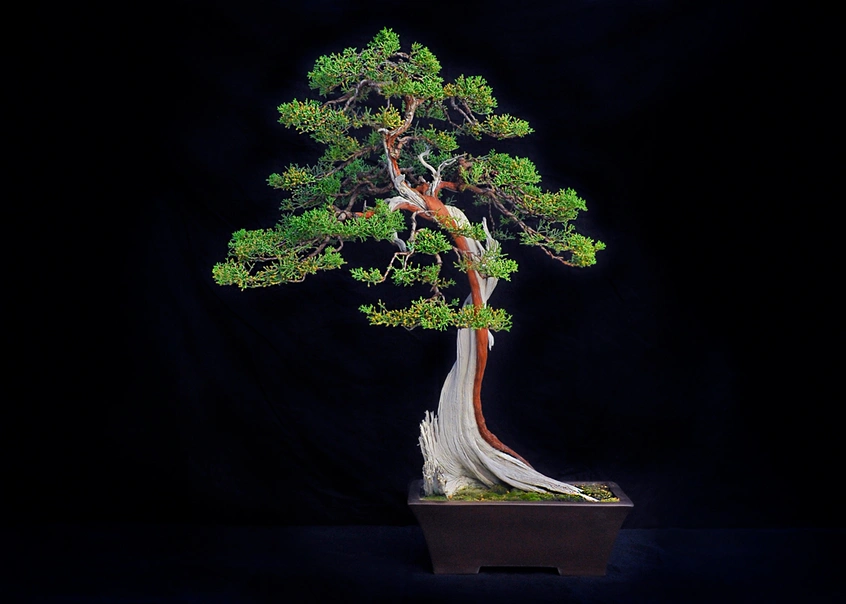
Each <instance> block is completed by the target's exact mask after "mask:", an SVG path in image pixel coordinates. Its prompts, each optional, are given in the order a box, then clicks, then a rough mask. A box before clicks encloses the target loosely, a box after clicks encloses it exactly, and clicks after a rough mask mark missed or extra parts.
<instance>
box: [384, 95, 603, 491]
mask: <svg viewBox="0 0 846 604" xmlns="http://www.w3.org/2000/svg"><path fill="white" fill-rule="evenodd" d="M418 106H419V102H417V101H416V100H415V99H411V98H409V99H406V115H405V120H404V122H403V124H402V125H401V126H400V127H398V128H396V129H395V130H393V131H390V132H389V131H387V130H385V131H383V135H384V136H383V141H384V148H385V155H386V159H387V167H388V172H389V175H390V177H391V181H392V182H393V185H394V188H395V190H396V191H397V193H398V194H399V195H398V196H397V197H394V198H392V199H389V200H388V203H389V205H390V207H391V209H393V210H405V211H409V212H412V213H422V215H423V216H426V217H427V218H430V219H432V220H436V221H438V222H440V223H441V224H445V225H449V226H452V227H454V228H461V227H464V226H468V225H469V221H468V219H467V217H466V216H465V215H464V213H463V212H462V211H461V210H459V209H457V208H455V207H453V206H447V205H445V204H444V203H443V202H441V201H440V199H438V197H437V195H438V192H439V189H440V188H441V186H442V184H441V183H440V178H439V177H440V175H439V174H436V178H435V180H434V182H433V183H432V184H431V185H430V186H429V187H428V189H426V188H421V189H415V188H412V187H411V186H409V185H408V184H407V183H406V182H405V176H404V175H403V174H402V173H401V172H400V169H399V166H398V164H397V155H398V150H397V148H396V143H397V139H398V137H399V136H400V135H401V134H402V133H403V132H405V131H406V130H407V129H408V127H409V126H410V124H411V121H412V119H413V117H414V112H415V110H416V108H417V107H418ZM421 161H422V160H421ZM427 167H428V166H427ZM485 232H486V233H487V241H486V242H485V244H482V242H480V241H477V240H476V239H472V238H469V237H463V236H459V235H453V236H452V239H453V243H454V245H455V247H456V248H457V249H458V250H459V251H460V253H462V254H467V255H476V256H481V255H482V254H484V253H485V251H486V250H492V249H495V248H496V247H498V245H499V244H498V242H497V241H496V240H494V239H493V237H491V234H490V232H489V231H488V230H487V225H485ZM467 278H468V282H469V285H470V295H469V296H468V298H467V300H466V301H465V303H464V305H465V306H467V305H473V306H475V307H476V308H482V307H483V306H485V304H487V300H488V298H489V297H490V295H491V293H492V292H493V290H494V288H495V287H496V284H497V279H495V278H492V277H486V276H483V275H481V274H479V273H478V272H477V271H475V270H472V269H469V270H468V271H467ZM492 346H493V336H492V335H491V334H490V332H489V330H488V329H459V330H458V335H457V342H456V361H455V364H454V365H453V367H452V370H451V371H450V373H449V375H448V376H447V378H446V381H445V382H444V386H443V388H442V390H441V397H440V401H439V404H438V412H437V414H432V413H430V412H428V411H427V412H426V416H425V418H424V420H423V422H422V423H421V425H420V439H419V442H420V448H421V451H422V453H423V458H424V465H423V478H424V490H425V492H426V494H427V495H432V494H445V495H447V496H451V495H452V494H454V493H455V492H456V491H457V490H458V489H460V488H462V487H465V486H481V485H484V486H493V485H495V484H507V485H510V486H512V487H517V488H519V489H523V490H526V491H541V492H543V491H551V492H558V493H571V494H578V495H582V497H584V498H585V499H591V498H590V497H588V496H586V495H583V494H582V493H581V491H579V489H578V488H576V487H574V486H572V485H569V484H566V483H563V482H559V481H556V480H553V479H551V478H549V477H547V476H544V475H543V474H541V473H540V472H537V471H536V470H535V469H533V468H532V467H531V466H530V465H529V463H528V462H527V461H526V460H524V459H523V458H522V457H521V456H520V455H518V454H517V453H516V452H514V451H513V450H512V449H510V448H509V447H507V446H506V445H504V444H503V443H502V442H501V441H500V440H499V439H498V438H497V437H496V436H495V435H494V434H493V433H491V431H490V430H489V429H488V428H487V425H486V423H485V418H484V415H483V414H482V397H481V393H482V378H483V377H484V373H485V368H486V365H487V359H488V351H489V350H490V348H491V347H492Z"/></svg>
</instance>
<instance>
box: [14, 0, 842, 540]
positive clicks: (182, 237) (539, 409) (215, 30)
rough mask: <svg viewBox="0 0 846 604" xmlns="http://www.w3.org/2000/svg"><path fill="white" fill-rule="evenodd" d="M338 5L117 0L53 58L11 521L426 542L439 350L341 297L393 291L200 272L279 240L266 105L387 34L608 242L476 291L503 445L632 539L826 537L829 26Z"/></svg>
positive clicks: (596, 10) (660, 8)
mask: <svg viewBox="0 0 846 604" xmlns="http://www.w3.org/2000/svg"><path fill="white" fill-rule="evenodd" d="M353 6H354V5H353V4H352V3H340V2H308V3H298V4H296V5H293V6H290V5H288V6H286V5H285V3H282V2H252V3H232V2H202V3H200V2H196V3H191V2H180V3H173V4H168V5H167V6H163V7H159V6H155V5H145V6H144V7H140V6H139V7H136V8H132V9H130V8H125V7H123V8H121V9H120V10H118V9H114V10H113V11H112V12H104V13H101V14H98V16H97V19H100V21H96V20H95V21H94V22H93V23H94V24H95V26H94V27H93V29H95V30H97V32H98V35H94V36H92V35H81V34H79V35H77V34H73V33H71V34H70V35H69V38H71V41H70V43H69V44H68V46H67V47H66V48H61V47H54V49H53V51H52V52H51V53H48V55H49V61H50V62H51V63H52V66H53V67H54V68H57V69H56V73H57V78H56V79H55V80H51V81H50V82H49V84H48V88H49V89H50V91H51V94H50V95H49V96H48V97H47V98H49V99H51V100H50V101H49V102H47V103H45V106H44V108H43V110H42V111H41V113H40V116H41V117H40V123H41V124H47V125H48V128H47V130H48V132H46V133H45V135H46V137H47V138H45V139H42V140H49V141H51V142H50V143H49V144H48V143H45V144H44V145H42V146H41V147H40V148H38V149H37V150H39V149H40V150H44V152H45V154H47V153H48V151H49V153H50V154H52V155H51V157H53V158H54V159H56V160H60V161H58V162H54V163H51V162H50V161H48V160H46V159H45V160H42V161H41V162H40V163H42V164H43V168H39V169H40V171H41V174H42V178H41V179H39V180H37V181H32V187H33V191H34V195H33V198H34V199H35V200H36V202H35V203H30V202H29V201H22V202H21V205H29V206H33V207H34V209H35V211H36V213H37V214H38V216H35V217H34V219H33V220H34V224H43V223H45V222H46V223H48V224H50V225H57V231H60V234H61V235H62V236H63V237H59V238H57V239H56V240H55V241H62V242H65V245H63V247H62V248H61V249H59V250H54V249H52V248H50V247H49V246H47V252H46V253H47V256H48V259H47V260H46V261H45V262H44V263H43V264H42V265H41V266H38V267H36V266H29V265H26V263H24V264H25V266H24V271H25V272H26V273H27V274H28V275H29V276H30V278H32V277H33V275H34V281H35V282H36V283H37V284H42V283H45V282H46V283H50V284H51V285H49V287H47V288H46V289H45V290H42V289H30V288H27V289H28V291H38V292H42V291H43V293H39V294H38V297H37V298H36V300H35V303H34V304H33V305H31V306H32V308H30V310H33V309H34V310H35V313H33V318H32V319H31V323H30V324H29V326H33V325H34V326H35V329H32V328H30V329H29V330H28V332H27V333H33V332H34V333H40V334H41V337H37V338H35V342H34V343H33V339H32V338H31V337H24V338H22V339H21V340H20V342H25V345H24V344H22V345H21V347H20V348H16V349H15V350H19V351H20V352H19V353H18V354H17V355H16V359H15V361H16V362H15V363H13V364H12V365H11V368H12V370H13V371H14V372H15V373H20V375H22V376H24V378H25V385H26V388H25V389H23V390H19V391H18V392H19V394H18V395H14V396H12V397H11V398H12V399H14V400H15V401H16V402H15V404H16V406H17V407H18V409H23V410H24V413H23V416H24V417H25V419H26V422H25V423H24V424H22V426H23V428H24V429H23V430H22V431H18V432H17V433H16V434H15V435H14V436H16V437H18V439H17V441H18V444H17V446H16V447H15V451H16V455H15V457H14V458H11V459H12V460H11V461H9V462H8V463H9V465H10V466H11V468H12V474H11V476H12V479H11V480H10V484H12V485H14V486H13V488H12V495H11V502H12V504H13V505H14V506H15V507H16V509H17V510H18V512H19V515H18V516H17V517H21V515H22V517H24V518H27V519H29V520H37V521H41V520H47V521H130V522H180V523H192V522H199V523H231V524H382V525H402V524H412V523H413V522H414V521H413V518H412V516H411V515H410V513H409V512H408V510H407V507H406V505H405V496H406V491H407V485H408V482H409V481H410V480H413V479H416V478H418V476H419V474H420V468H421V465H422V458H421V456H420V452H419V450H418V448H417V431H418V424H419V422H420V420H421V419H422V417H423V414H424V412H425V411H426V410H434V409H435V408H436V406H437V397H438V393H439V390H440V386H441V384H442V381H443V379H444V377H445V376H446V373H447V372H448V371H449V368H450V366H451V364H452V362H453V360H454V353H455V351H454V334H452V333H429V332H422V331H420V330H415V331H412V332H407V331H404V330H389V329H382V328H371V327H368V326H367V325H366V321H365V319H364V317H363V315H361V314H360V313H359V312H358V311H357V310H356V309H357V307H358V306H359V305H360V304H363V303H368V302H373V301H375V300H377V299H379V298H382V299H384V300H386V301H390V300H393V299H394V298H393V297H394V296H397V295H398V294H397V292H392V291H390V289H389V286H383V287H382V288H378V289H374V288H371V289H368V288H366V287H364V286H362V285H359V284H357V283H355V282H353V281H352V280H351V279H350V278H349V277H348V275H346V274H344V271H336V272H335V273H331V274H324V275H318V276H315V277H313V278H310V279H309V280H308V281H307V282H306V283H303V284H299V285H290V286H284V287H280V288H275V289H272V290H262V291H257V290H253V291H248V292H239V291H237V290H235V289H227V288H221V287H218V286H216V285H214V283H213V282H212V280H211V267H212V265H213V264H214V263H215V262H217V261H219V260H221V259H222V258H223V257H224V255H225V253H226V244H227V242H228V240H229V236H230V234H231V232H232V231H234V230H236V229H239V228H260V227H267V226H271V225H272V224H274V222H275V220H276V219H277V217H278V214H277V207H278V203H279V197H278V193H277V192H275V191H273V190H272V189H270V188H269V187H267V186H266V184H265V178H266V177H267V175H268V174H270V173H271V172H274V171H280V170H281V169H283V168H284V167H285V166H286V165H287V164H288V163H290V162H300V163H307V162H309V161H313V160H314V158H315V157H316V153H317V150H316V149H315V148H314V147H313V146H311V145H310V144H309V143H308V142H307V141H305V140H302V137H297V136H296V135H295V134H294V133H293V132H291V131H288V130H286V129H285V128H284V127H282V126H281V125H279V124H277V123H276V119H277V115H276V111H275V107H276V106H277V105H278V104H280V103H282V102H285V101H288V100H290V99H292V98H295V97H296V98H303V97H304V96H306V95H308V94H309V90H308V89H307V86H306V72H307V71H308V70H309V69H310V68H311V66H312V64H313V61H314V60H315V59H316V58H317V57H318V56H320V55H321V54H325V53H327V52H334V51H340V50H342V49H343V48H345V47H348V46H355V47H359V48H360V47H362V46H363V45H365V44H366V43H367V42H368V41H369V40H370V39H371V38H372V37H373V36H374V35H375V34H376V33H377V32H378V31H379V29H381V28H382V27H386V26H387V27H392V28H393V29H394V30H395V31H396V32H397V33H398V34H399V35H400V37H401V40H402V41H403V44H404V45H406V46H407V45H410V43H411V42H413V41H419V42H421V43H422V44H425V45H427V46H428V47H429V48H430V49H431V50H432V51H433V52H434V53H435V55H436V56H437V57H438V58H439V59H440V61H441V63H442V65H443V66H444V75H445V77H446V78H453V77H455V76H456V75H458V74H460V73H465V74H468V75H471V74H478V75H482V76H484V77H485V78H486V79H487V80H488V82H489V83H490V84H491V85H492V86H493V88H494V94H495V96H496V97H497V98H498V99H499V101H500V109H501V110H503V111H507V112H511V113H513V114H515V115H518V116H520V117H523V118H526V119H528V120H529V122H530V123H531V124H532V126H533V127H534V128H535V130H536V133H535V134H534V135H532V136H531V137H529V138H528V139H526V140H524V141H520V142H517V143H514V144H511V145H507V144H505V143H502V144H497V145H495V146H496V148H497V149H498V150H503V151H511V152H513V153H515V154H518V155H528V156H530V157H531V158H532V159H534V160H535V162H536V164H537V165H538V168H539V170H540V172H541V174H542V175H543V176H544V185H545V186H546V187H547V188H550V189H557V188H559V187H566V186H572V187H574V188H576V189H577V190H578V191H579V193H580V194H581V196H582V197H584V198H585V199H586V200H587V202H588V207H589V208H590V211H589V212H588V213H586V214H583V216H582V218H581V219H580V225H581V227H582V230H583V231H584V232H586V233H588V234H590V235H592V236H594V237H596V238H599V239H602V240H603V241H605V242H606V243H607V245H608V249H607V251H605V252H602V253H601V254H600V256H599V262H598V264H597V266H595V267H592V268H590V269H585V270H576V269H567V268H566V267H562V266H559V265H557V264H554V263H552V262H551V261H548V259H547V258H546V257H545V256H543V255H542V254H541V253H539V252H537V251H536V250H532V249H528V248H521V247H518V246H516V245H511V246H507V247H506V251H507V252H508V253H509V254H510V255H511V257H513V258H514V259H516V260H517V261H518V262H519V263H520V270H519V272H518V273H516V274H515V275H514V278H513V281H512V282H511V283H500V285H499V287H498V288H497V291H496V292H495V294H494V296H493V298H492V299H491V303H492V304H493V305H495V306H501V307H504V308H506V309H508V310H509V311H510V312H511V313H512V314H513V316H514V328H513V330H512V331H511V332H510V333H501V334H497V336H496V346H495V347H494V349H493V351H492V354H491V361H490V365H489V371H488V375H487V377H486V382H485V389H484V391H483V399H484V402H485V409H486V417H487V420H488V424H489V426H490V427H491V428H492V430H493V431H494V432H495V433H496V434H497V435H498V436H499V437H500V438H501V439H502V440H503V441H504V442H505V443H507V444H509V445H510V446H512V447H513V448H514V449H516V450H517V451H518V452H520V453H521V454H522V455H523V456H524V457H526V458H527V459H528V460H529V461H530V462H532V463H533V465H534V466H535V467H536V468H538V469H539V470H541V471H543V472H545V473H547V474H548V475H551V476H553V477H556V478H560V479H597V480H602V479H606V480H614V481H616V482H617V483H618V484H620V485H621V486H622V488H623V489H624V490H625V491H626V493H627V494H629V495H630V497H631V498H632V499H633V500H634V502H635V509H634V511H633V513H632V514H631V516H630V517H629V519H628V520H627V522H626V525H625V527H627V528H666V527H680V528H702V527H707V528H727V527H777V528H784V527H803V526H831V525H838V526H842V524H841V522H842V521H840V520H838V519H837V518H836V517H835V516H834V505H833V503H832V500H833V496H832V494H833V488H834V486H833V484H834V483H833V482H832V481H833V480H834V479H835V474H834V472H833V463H832V462H833V460H835V459H836V458H837V457H838V456H839V455H840V454H839V453H838V451H839V447H838V446H837V445H838V443H837V439H836V432H837V421H836V419H835V418H836V416H837V411H838V409H839V406H840V403H838V400H839V398H841V397H840V395H838V390H837V389H836V386H837V379H836V377H837V375H836V372H837V365H838V364H837V363H836V360H837V359H838V358H839V352H837V351H839V349H840V346H839V341H838V335H839V328H838V322H837V321H836V320H835V317H836V315H835V313H834V312H831V309H832V308H833V307H834V306H835V305H836V301H837V300H839V296H840V294H838V293H836V292H837V291H838V288H837V286H836V283H837V281H838V279H837V278H836V276H837V273H836V272H835V270H834V269H833V268H831V266H830V265H831V264H833V262H831V261H830V260H829V258H830V257H831V254H830V253H829V251H828V249H827V248H826V245H827V244H828V240H826V239H825V237H823V236H822V235H821V233H822V231H823V230H824V227H825V226H826V224H831V222H833V221H834V217H835V215H836V207H837V205H838V198H837V193H836V190H833V189H830V188H829V185H828V181H829V179H830V178H831V177H832V172H833V169H834V168H833V160H831V159H826V158H827V157H828V158H830V157H833V156H832V155H830V154H828V152H827V151H826V150H825V149H826V148H825V146H824V145H825V144H826V143H828V142H832V141H833V139H834V133H833V131H832V130H833V126H834V120H833V118H832V117H831V114H830V113H828V112H827V111H826V109H825V107H826V103H827V102H828V100H829V96H830V94H831V91H832V88H833V84H832V83H831V82H832V81H833V80H834V78H833V74H832V73H828V72H826V68H825V67H824V64H825V62H826V61H827V60H828V59H829V55H828V50H827V48H828V44H829V43H830V41H831V40H830V39H829V38H828V37H827V34H826V28H825V27H824V24H825V22H826V21H827V20H830V19H831V17H830V16H826V15H823V14H814V13H812V12H811V11H810V9H803V12H802V13H801V14H800V13H798V12H796V11H792V10H790V9H788V8H784V9H780V10H781V12H775V11H776V9H774V8H773V7H772V6H769V5H768V4H766V3H754V2H672V1H664V2H661V1H653V2H647V1H638V2H601V1H597V2H562V3H558V4H553V3H540V2H538V3H532V2H521V3H514V4H509V5H505V4H492V3H488V4H471V3H460V4H458V3H456V4H454V5H438V4H432V3H427V4H425V5H423V4H406V5H402V4H399V3H383V2H368V3H366V4H364V3H362V4H361V5H360V6H361V8H353ZM92 18H93V17H92ZM98 22H102V23H103V24H104V25H102V27H98V26H96V23H98ZM90 24H91V23H89V25H90ZM99 34H103V35H102V37H101V36H99ZM77 50H79V51H80V52H76V51H77ZM32 79H33V80H34V79H36V78H35V77H32ZM42 85H43V83H42ZM42 99H43V97H42ZM52 99H55V100H52ZM41 102H44V101H43V100H42V101H41ZM71 103H73V107H74V109H73V110H71V109H70V104H71ZM57 116H58V117H57ZM67 167H71V169H70V170H67V172H66V173H65V172H64V171H63V168H67ZM58 174H61V175H62V176H61V177H60V176H57V175H58ZM58 178H62V179H63V180H62V182H56V179H58ZM39 199H44V200H45V201H44V202H43V203H38V200H39ZM48 200H49V201H48ZM54 203H55V204H56V205H55V206H53V205H52V204H54ZM385 245H387V244H385ZM14 252H15V249H14V248H13V249H10V250H9V253H10V254H11V253H14ZM389 254H390V247H389V246H388V247H387V248H386V247H385V246H384V245H382V246H380V245H372V246H370V247H366V246H365V247H361V248H358V249H356V250H354V251H353V253H352V254H351V257H350V260H351V261H356V262H366V263H373V264H378V263H379V262H380V259H384V260H387V258H388V257H389ZM48 270H58V271H61V272H62V274H63V275H64V276H65V277H66V279H65V280H63V281H62V282H61V284H55V283H54V282H51V280H50V276H49V274H48V273H47V271H48ZM9 287H10V290H12V289H14V290H15V291H17V288H19V287H20V285H18V284H11V285H10V286H9ZM400 293H402V292H400ZM20 329H21V326H20V325H11V326H10V331H11V332H13V333H17V332H18V330H20ZM15 341H17V340H15ZM19 367H23V368H24V370H23V371H20V372H19V369H18V368H19ZM13 391H14V389H13ZM21 392H23V393H25V394H23V395H21V394H20V393H21ZM808 501H811V502H813V504H814V505H813V509H814V511H813V512H812V513H808V512H807V511H803V508H802V507H801V506H798V505H797V503H798V502H808Z"/></svg>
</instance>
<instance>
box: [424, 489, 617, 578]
mask: <svg viewBox="0 0 846 604" xmlns="http://www.w3.org/2000/svg"><path fill="white" fill-rule="evenodd" d="M571 484H574V485H575V486H583V485H592V484H604V485H606V486H608V487H609V488H610V490H611V491H612V492H613V493H614V495H616V496H617V498H619V501H617V502H607V503H594V502H587V501H585V502H571V501H429V500H425V499H423V481H422V480H416V481H414V482H412V483H411V486H410V488H409V491H408V505H409V507H410V508H411V511H412V512H413V513H414V516H415V517H416V518H417V521H418V522H419V523H420V526H421V528H422V529H423V536H424V538H425V539H426V545H427V547H428V548H429V556H430V557H431V559H432V569H433V570H434V572H435V574H475V573H478V572H479V570H480V568H482V567H552V568H556V569H557V570H558V573H559V574H561V575H604V574H605V572H606V567H607V565H608V558H609V557H610V555H611V550H612V548H613V547H614V541H615V539H616V538H617V533H618V532H619V530H620V527H621V526H622V524H623V521H624V520H625V519H626V516H627V515H628V514H629V511H630V510H631V509H632V508H633V507H634V504H632V501H631V499H629V498H628V497H627V496H626V494H625V493H623V491H622V489H620V487H619V486H618V485H617V484H616V483H613V482H608V481H603V482H601V483H597V482H574V483H571Z"/></svg>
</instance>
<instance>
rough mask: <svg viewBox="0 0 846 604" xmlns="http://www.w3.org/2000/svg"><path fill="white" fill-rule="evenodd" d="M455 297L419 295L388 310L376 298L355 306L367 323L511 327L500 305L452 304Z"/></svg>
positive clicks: (496, 329)
mask: <svg viewBox="0 0 846 604" xmlns="http://www.w3.org/2000/svg"><path fill="white" fill-rule="evenodd" d="M457 306H458V301H457V300H453V301H451V302H445V301H444V300H443V299H441V298H420V299H419V300H415V301H413V302H412V303H411V305H410V306H409V307H408V308H403V309H398V310H389V309H387V308H386V307H385V305H384V304H383V303H382V302H381V301H379V303H378V305H377V306H373V305H372V304H365V305H363V306H361V307H360V308H359V310H361V312H363V313H364V314H365V315H367V318H368V320H369V321H370V324H371V325H383V326H387V327H405V328H406V329H414V328H415V327H422V328H424V329H436V330H438V331H444V330H446V329H447V328H450V327H457V328H469V329H486V328H489V329H492V330H494V331H508V330H510V329H511V315H509V314H508V313H506V312H505V311H504V310H502V309H495V308H491V307H489V306H483V307H481V308H475V307H473V306H462V307H461V308H456V307H457Z"/></svg>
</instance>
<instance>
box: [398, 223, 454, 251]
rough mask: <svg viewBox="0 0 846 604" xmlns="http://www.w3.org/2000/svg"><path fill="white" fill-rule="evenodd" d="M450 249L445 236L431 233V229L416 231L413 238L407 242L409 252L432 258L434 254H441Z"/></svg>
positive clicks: (436, 232)
mask: <svg viewBox="0 0 846 604" xmlns="http://www.w3.org/2000/svg"><path fill="white" fill-rule="evenodd" d="M451 249H452V243H450V242H449V241H448V240H447V238H446V235H444V234H443V233H442V232H441V231H433V230H432V229H418V230H417V231H416V232H415V233H414V237H413V238H411V239H410V240H409V241H408V250H409V251H410V252H417V253H420V254H428V255H430V256H434V255H435V254H442V253H443V252H448V251H450V250H451Z"/></svg>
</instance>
